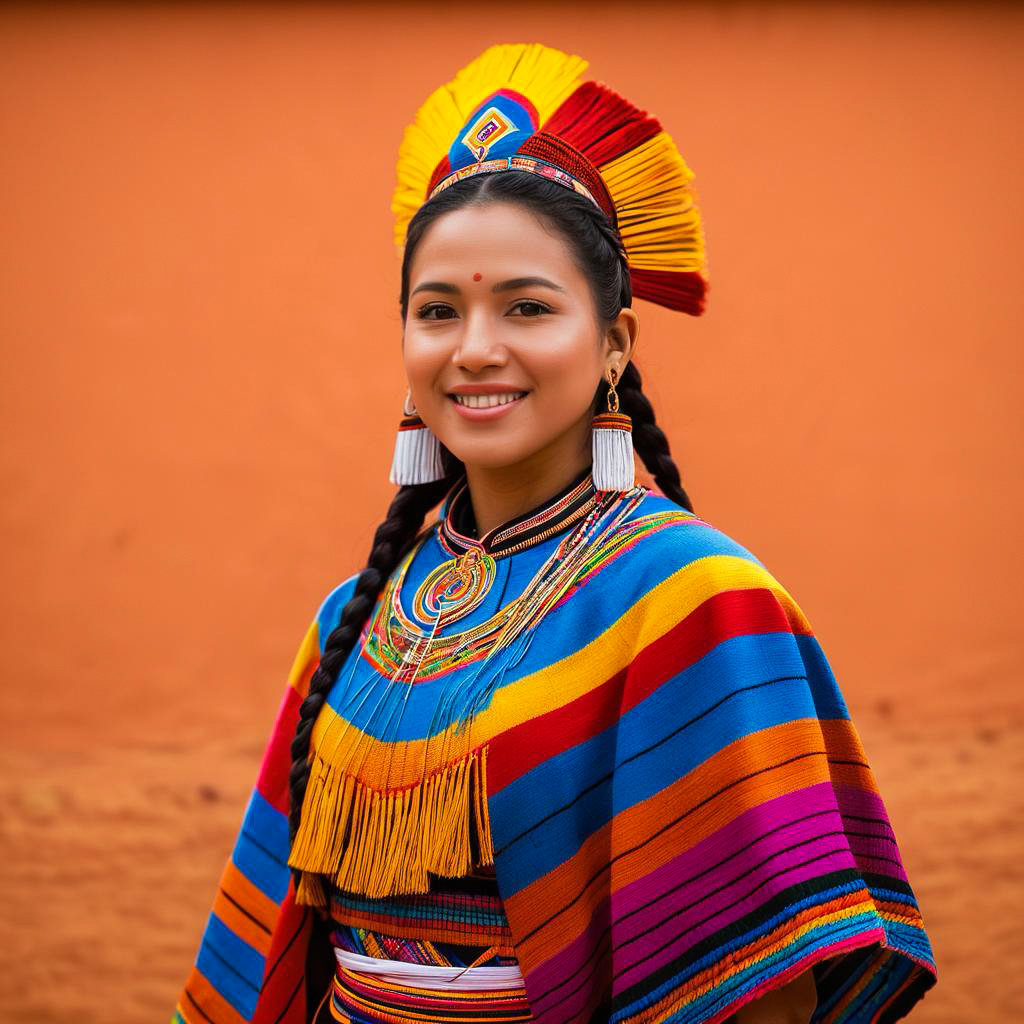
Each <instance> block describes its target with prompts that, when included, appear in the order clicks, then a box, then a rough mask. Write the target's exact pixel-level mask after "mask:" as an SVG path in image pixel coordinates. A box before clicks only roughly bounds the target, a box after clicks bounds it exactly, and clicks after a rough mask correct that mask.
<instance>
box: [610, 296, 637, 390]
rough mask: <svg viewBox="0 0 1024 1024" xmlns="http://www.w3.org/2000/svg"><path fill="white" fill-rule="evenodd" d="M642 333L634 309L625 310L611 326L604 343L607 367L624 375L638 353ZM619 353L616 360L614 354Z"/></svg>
mask: <svg viewBox="0 0 1024 1024" xmlns="http://www.w3.org/2000/svg"><path fill="white" fill-rule="evenodd" d="M639 333H640V318H639V317H638V316H637V315H636V311H635V310H633V309H628V308H625V307H624V308H623V309H621V310H620V311H619V315H618V316H617V317H616V318H615V319H614V321H612V323H611V324H609V326H608V329H607V330H606V331H605V335H604V341H603V343H602V344H603V352H602V354H603V356H604V360H605V365H612V366H614V367H615V369H616V370H617V371H618V373H619V375H620V376H621V375H622V371H623V370H625V368H626V364H627V363H628V362H629V361H630V359H632V358H633V356H634V354H635V352H636V341H637V336H638V335H639ZM616 352H618V353H619V358H618V359H616V358H615V356H614V353H616Z"/></svg>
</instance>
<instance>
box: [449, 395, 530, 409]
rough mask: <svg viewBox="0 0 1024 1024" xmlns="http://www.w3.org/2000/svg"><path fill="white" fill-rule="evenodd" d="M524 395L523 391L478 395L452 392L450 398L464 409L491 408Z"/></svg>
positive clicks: (507, 403)
mask: <svg viewBox="0 0 1024 1024" xmlns="http://www.w3.org/2000/svg"><path fill="white" fill-rule="evenodd" d="M525 395H526V392H525V391H502V392H496V393H492V394H480V395H467V394H453V395H452V396H451V398H452V401H454V402H455V404H456V405H459V406H461V407H463V408H465V409H493V408H496V407H498V406H502V405H511V404H512V403H513V402H516V401H518V400H519V399H520V398H523V397H524V396H525Z"/></svg>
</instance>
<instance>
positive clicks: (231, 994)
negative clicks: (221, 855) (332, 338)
mask: <svg viewBox="0 0 1024 1024" xmlns="http://www.w3.org/2000/svg"><path fill="white" fill-rule="evenodd" d="M585 66H586V65H585V62H583V61H582V60H581V59H580V58H577V57H571V56H567V55H566V54H563V53H560V52H559V51H557V50H551V49H549V48H547V47H543V46H540V45H538V44H530V45H516V46H498V47H492V48H491V49H490V50H488V51H487V52H486V53H485V54H483V55H482V56H481V57H480V58H478V60H476V61H474V62H473V63H472V64H471V65H469V66H468V67H467V68H465V69H463V71H462V72H460V73H459V75H458V76H457V77H456V79H455V80H454V81H453V82H451V83H449V84H448V85H446V86H445V87H443V88H442V89H440V90H438V91H437V92H436V93H435V94H434V95H433V96H432V97H431V98H430V99H429V100H428V102H427V103H426V104H425V105H424V107H423V109H422V110H421V111H420V113H419V115H418V117H417V120H416V122H415V124H413V125H412V126H410V128H409V130H408V131H407V134H406V138H405V141H404V143H403V147H402V154H401V160H400V164H399V178H400V180H399V187H398V190H397V192H396V196H395V212H396V214H397V215H398V221H397V223H398V240H399V242H400V244H402V245H403V246H404V257H403V263H402V277H401V311H402V320H403V332H402V339H401V344H402V354H403V359H404V365H405V372H406V378H407V382H408V390H409V393H408V395H407V397H406V408H405V416H404V418H403V419H402V420H401V423H400V428H399V431H398V436H397V439H396V447H395V457H394V461H393V464H392V469H391V479H392V482H394V483H396V484H398V485H399V490H398V492H397V494H396V495H395V498H394V500H393V501H392V503H391V506H390V508H389V510H388V515H387V517H386V519H385V520H384V522H383V523H382V524H381V525H380V526H379V527H378V529H377V532H376V534H375V537H374V544H373V549H372V551H371V553H370V556H369V559H368V563H367V565H366V567H365V568H364V569H362V570H361V571H360V572H358V573H356V574H354V575H353V576H351V577H349V578H348V579H346V580H343V581H341V582H339V583H338V584H337V586H335V587H333V588H332V590H331V591H330V592H329V593H328V594H327V595H326V597H325V598H324V600H323V601H322V602H321V604H320V606H319V608H318V610H317V612H316V614H315V615H314V616H313V618H312V620H311V622H310V626H309V629H308V631H307V633H306V636H305V637H304V639H303V641H302V643H301V645H300V647H299V650H298V654H297V655H296V658H295V662H294V665H293V668H292V672H291V675H290V678H289V681H288V687H287V688H286V692H285V698H284V701H283V703H282V705H281V709H280V712H279V716H278V720H277V723H276V725H275V728H274V731H273V734H272V736H271V738H270V742H269V743H268V746H267V752H266V755H265V759H264V763H263V767H262V769H261V772H260V777H259V780H258V782H257V784H256V787H255V789H254V791H253V794H252V798H251V801H250V804H249V807H248V810H247V812H246V814H245V818H244V821H243V823H242V827H241V829H240V832H239V835H238V839H237V842H236V845H235V849H234V851H233V854H232V857H231V861H230V862H229V864H228V865H227V867H226V868H225V871H224V875H223V878H222V880H221V887H220V891H219V893H218V896H217V899H216V902H215V904H214V907H213V910H212V913H211V915H210V918H209V923H208V926H207V929H206V932H205V934H204V936H203V940H202V944H201V946H200V950H199V956H198V959H197V963H196V966H195V969H194V970H193V972H192V974H191V975H190V977H189V979H188V982H187V984H186V986H185V989H184V991H183V993H182V996H181V999H180V1000H179V1003H178V1007H177V1019H178V1020H179V1021H188V1022H190V1024H200V1022H210V1021H214V1022H220V1021H225V1022H232V1024H235V1022H238V1021H260V1022H277V1024H280V1022H288V1024H300V1022H308V1021H313V1020H320V1021H326V1020H335V1021H345V1022H354V1024H371V1022H380V1021H384V1022H389V1024H405V1022H408V1021H413V1020H415V1021H420V1022H440V1021H459V1022H464V1024H469V1022H471V1021H472V1022H478V1021H480V1020H484V1019H486V1020H489V1021H497V1022H509V1024H510V1022H513V1021H514V1022H519V1024H525V1022H536V1024H594V1022H601V1024H605V1022H607V1024H611V1022H613V1021H614V1022H615V1024H662V1022H680V1024H683V1022H686V1024H703V1022H709V1024H723V1022H726V1021H735V1022H740V1024H750V1022H780V1024H781V1022H805V1021H814V1022H826V1021H828V1022H851V1024H852V1022H861V1021H864V1022H868V1021H871V1022H876V1021H877V1022H889V1021H895V1020H897V1019H899V1018H901V1017H903V1016H905V1015H906V1014H907V1013H908V1012H909V1011H910V1009H911V1008H912V1007H913V1006H914V1005H915V1004H917V1002H918V1001H919V1000H920V999H921V997H922V996H923V995H924V993H925V992H926V991H927V990H928V989H929V988H930V987H931V986H932V985H933V984H934V981H935V965H934V959H933V956H932V952H931V947H930V944H929V941H928V936H927V935H926V933H925V931H924V926H923V921H922V918H921V913H920V909H919V907H918V903H917V900H916V898H915V895H914V892H913V889H912V888H911V885H910V882H909V880H908V878H907V876H906V873H905V871H904V869H903V864H902V859H901V856H900V850H899V847H898V845H897V842H896V837H895V836H894V834H893V832H892V828H891V826H890V823H889V819H888V816H887V814H886V810H885V806H884V803H883V800H882V798H881V795H880V794H879V792H878V787H877V784H876V782H875V778H874V776H873V774H872V771H871V768H870V765H869V763H868V761H867V758H866V755H865V752H864V749H863V747H862V746H861V743H860V739H859V736H858V734H857V730H856V729H855V727H854V725H853V723H852V721H851V720H850V716H849V713H848V711H847V707H846V704H845V702H844V700H843V697H842V694H841V692H840V689H839V686H838V683H837V681H836V679H835V676H834V675H833V673H832V671H831V668H830V666H829V663H828V660H827V658H826V656H825V654H824V652H823V650H822V648H821V646H820V645H819V644H818V641H817V640H816V638H815V636H814V633H813V630H812V629H811V626H810V623H809V622H808V620H807V617H806V616H805V615H804V613H803V611H802V610H801V608H800V607H799V605H798V604H797V603H796V601H795V600H794V599H793V597H792V596H791V595H790V594H789V593H788V592H787V591H786V590H785V588H784V587H783V586H782V585H781V584H780V583H779V582H778V580H777V579H776V578H775V577H774V576H773V575H772V574H771V573H770V572H769V571H768V570H767V569H766V568H765V566H764V565H763V564H762V563H761V562H760V560H759V559H758V558H757V557H756V556H755V555H754V554H752V553H751V552H750V551H748V550H747V549H746V548H744V547H743V546H742V545H741V544H739V543H738V542H737V541H735V540H734V539H732V538H731V537H729V536H728V535H726V534H725V533H723V532H722V531H721V530H719V529H717V528H716V527H715V526H713V525H712V524H711V523H709V522H707V521H706V520H705V519H702V518H700V517H698V516H697V515H696V514H695V513H694V511H693V506H692V503H691V502H690V499H689V496H688V495H687V493H686V491H685V490H684V489H683V486H682V484H681V481H680V477H679V471H678V469H677V467H676V465H675V462H674V460H673V458H672V455H671V453H670V449H669V444H668V440H667V438H666V437H665V434H664V433H663V432H662V430H661V428H660V427H659V426H658V424H657V422H656V420H655V415H654V410H653V408H652V407H651V404H650V402H649V401H648V399H647V398H646V396H645V395H644V392H643V388H642V382H641V376H640V372H639V370H638V369H637V367H636V362H635V354H636V345H637V338H638V326H639V318H638V315H637V313H636V312H635V311H634V309H633V308H632V304H633V299H634V297H640V298H645V299H648V300H650V301H654V302H659V303H661V304H662V305H665V306H668V307H669V308H672V309H676V310H680V311H684V312H688V313H691V314H699V313H700V312H701V311H702V310H703V303H704V296H705V286H706V281H705V266H704V243H703V234H702V230H701V225H700V220H699V217H698V215H697V210H696V205H695V197H694V194H693V189H692V186H691V179H692V173H691V172H690V171H689V169H688V168H687V167H686V165H685V164H684V163H683V161H682V158H681V157H680V155H679V153H678V151H677V150H676V148H675V144H674V143H673V142H672V140H671V138H670V137H669V136H668V135H667V133H666V132H665V131H664V129H662V127H661V126H660V124H659V123H658V122H657V121H656V120H655V119H654V118H652V117H650V116H649V115H647V114H645V113H643V112H642V111H640V110H638V109H637V108H635V107H633V106H632V105H631V104H629V103H628V102H626V101H625V100H623V99H622V98H621V97H619V96H617V95H616V94H615V93H614V92H612V91H611V90H610V89H608V88H607V87H605V86H602V85H599V84H597V83H594V82H581V81H580V78H579V76H580V74H581V73H582V71H583V70H584V68H585ZM410 406H411V408H410ZM634 453H635V454H636V455H638V456H639V457H640V459H641V460H642V461H643V463H644V465H645V466H646V467H647V469H648V470H649V472H650V473H651V475H652V477H653V479H654V482H655V484H656V488H651V487H647V486H645V485H642V484H638V483H637V482H636V480H635V475H634V474H635V465H634ZM439 503H440V510H439V514H438V516H437V517H436V519H435V520H434V521H432V522H430V523H428V524H427V525H425V526H424V521H425V519H426V517H427V515H428V513H430V511H431V510H432V509H433V508H434V507H435V506H437V505H438V504H439Z"/></svg>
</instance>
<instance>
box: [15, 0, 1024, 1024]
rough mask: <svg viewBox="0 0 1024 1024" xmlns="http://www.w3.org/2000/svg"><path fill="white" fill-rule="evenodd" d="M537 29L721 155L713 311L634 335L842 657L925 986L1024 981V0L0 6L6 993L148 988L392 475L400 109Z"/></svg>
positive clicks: (678, 447)
mask: <svg viewBox="0 0 1024 1024" xmlns="http://www.w3.org/2000/svg"><path fill="white" fill-rule="evenodd" d="M523 41H539V42H545V43H547V44H549V45H552V46H556V47H558V48H561V49H563V50H568V51H570V52H575V53H579V54H582V55H583V56H585V57H587V58H588V59H589V60H590V62H591V66H590V70H589V77H594V78H597V79H600V80H604V81H607V82H608V83H609V84H611V85H612V86H613V87H614V88H616V89H617V90H618V91H620V92H622V93H623V94H624V95H625V96H627V97H629V98H630V99H631V100H633V101H634V102H636V103H637V104H638V105H640V106H642V107H646V108H647V109H649V110H651V111H652V112H654V113H655V114H656V115H658V116H659V117H660V118H661V120H662V121H663V123H664V124H665V125H666V127H667V128H668V129H669V130H670V131H671V132H672V134H673V136H674V137H675V139H676V141H677V142H678V145H679V147H680V150H681V151H682V153H683V155H684V157H685V158H686V160H687V162H688V163H689V164H690V166H691V167H692V168H693V169H694V171H695V172H696V175H697V178H696V185H697V187H698V189H699V194H700V199H701V206H702V210H703V215H704V218H705V228H706V233H707V242H708V251H709V260H710V277H711V290H710V294H709V305H708V312H707V315H706V316H705V317H703V318H699V319H694V318H689V317H685V316H683V315H680V314H672V313H669V312H667V311H664V310H662V309H660V308H657V307H653V306H649V305H647V304H644V303H639V304H638V309H639V311H640V314H641V318H642V329H641V337H640V343H639V347H638V349H637V364H638V366H639V367H640V369H641V371H642V372H643V374H644V376H645V382H646V388H647V390H648V393H649V394H650V395H651V396H652V400H653V401H654V403H655V407H656V410H657V412H658V414H659V417H660V419H661V421H662V423H663V425H664V426H665V428H666V430H667V432H668V433H669V436H670V438H671V440H672V444H673V450H674V453H675V456H676V459H677V462H678V463H679V465H680V467H681V470H682V474H683V482H684V485H685V486H686V488H687V489H688V491H689V493H690V495H691V497H692V498H693V500H694V504H695V508H696V511H697V513H698V514H699V515H701V516H703V517H704V518H705V519H707V520H708V521H709V522H711V523H712V524H714V525H716V526H717V527H719V528H720V529H722V530H724V531H726V532H727V533H729V534H730V535H731V536H732V537H734V538H735V539H736V540H738V541H739V542H740V543H742V544H744V545H745V546H746V547H748V548H749V549H750V550H751V551H753V552H754V553H755V554H756V555H757V556H758V557H759V558H760V559H761V560H762V561H763V562H764V563H765V565H766V566H767V567H768V568H769V569H770V570H771V571H772V572H773V573H774V574H775V575H776V576H777V577H778V579H779V580H780V581H781V582H782V583H783V585H784V586H786V587H787V589H789V591H790V592H791V593H792V594H793V596H794V597H795V598H796V600H797V601H798V603H799V604H800V606H801V607H802V608H803V610H804V612H805V613H806V615H807V616H808V618H809V619H810V621H811V623H812V625H813V627H814V629H815V632H816V633H817V635H818V637H819V639H820V640H821V642H822V644H823V646H824V648H825V650H826V652H827V654H828V656H829V658H830V661H831V663H832V666H833V668H834V670H835V672H836V675H837V677H838V679H839V681H840V685H841V687H842V688H843V692H844V694H845V696H846V698H847V702H848V704H849V706H850V711H851V714H852V716H853V718H854V721H855V722H856V724H857V726H858V729H859V731H860V733H861V738H862V740H863V742H864V745H865V747H866V749H867V752H868V755H869V758H870V759H871V761H872V765H873V768H874V770H875V774H876V777H877V779H878V782H879V785H880V787H881V790H882V793H883V795H884V797H885V800H886V803H887V806H888V809H889V813H890V816H891V818H892V821H893V825H894V828H895V830H896V835H897V837H898V838H899V841H900V843H901V847H902V851H903V856H904V860H905V862H906V866H907V869H908V873H909V876H910V878H911V881H912V883H913V885H914V887H915V890H916V892H917V895H918V897H919V899H920V902H921V906H922V910H923V913H924V917H925V923H926V926H927V927H928V929H929V933H930V936H931V939H932V942H933V944H934V946H935V952H936V955H937V959H938V965H939V984H938V986H937V988H935V989H934V990H933V991H932V992H931V993H929V995H928V996H927V997H926V998H925V1000H924V1002H923V1003H922V1004H921V1005H920V1006H919V1007H918V1008H917V1009H916V1010H915V1011H914V1013H913V1015H912V1016H913V1018H914V1019H915V1020H918V1021H920V1022H921V1024H926V1022H932V1024H938V1022H954V1021H955V1022H963V1021H969V1022H974V1021H1009V1020H1019V1019H1024V992H1022V982H1021V977H1020V972H1019V971H1015V970H1014V969H1013V967H1012V962H1010V963H1008V958H1014V959H1015V958H1016V957H1017V956H1018V954H1019V950H1020V949H1021V947H1022V946H1024V928H1022V925H1021V923H1020V916H1019V914H1014V913H1013V912H1012V907H1013V906H1014V905H1016V906H1018V907H1019V906H1020V905H1021V903H1020V899H1021V896H1022V890H1024V884H1022V868H1021V863H1022V859H1021V853H1022V852H1024V841H1022V840H1024V813H1022V812H1024V805H1022V798H1021V791H1020V788H1019V783H1020V778H1021V769H1022V767H1024V765H1022V761H1024V756H1022V751H1024V744H1022V743H1021V738H1022V735H1021V734H1022V731H1024V730H1022V725H1024V698H1022V687H1021V658H1022V654H1024V651H1022V647H1024V644H1022V638H1021V630H1020V627H1019V624H1018V605H1019V595H1017V593H1016V586H1017V583H1018V582H1019V581H1020V579H1021V578H1022V576H1024V559H1022V544H1021V540H1020V526H1019V523H1020V497H1021V468H1022V467H1021V455H1020V453H1021V441H1022V436H1021V408H1022V402H1021V399H1022V395H1021V391H1022V387H1021V384H1022V378H1021V372H1020V371H1021V365H1020V354H1019V343H1020V342H1019V339H1020V325H1021V315H1022V302H1021V284H1020V280H1019V278H1020V273H1021V258H1020V241H1021V237H1022V227H1024V225H1022V209H1024V203H1022V199H1021V157H1022V150H1024V147H1022V144H1021V133H1020V124H1019V119H1020V108H1021V101H1022V99H1024V96H1022V88H1021V86H1022V82H1021V79H1022V59H1021V58H1022V56H1024V48H1022V44H1024V9H1022V8H1021V7H1020V6H1017V5H1011V4H1006V5H993V4H983V3H970V4H967V3H964V4H959V5H953V4H949V5H943V4H924V3H918V4H896V5H890V4H869V3H856V2H847V3H842V4H824V3H821V4H813V3H802V4H787V3H720V4H699V3H691V4H669V3H659V4H652V3H645V2H641V0H633V2H630V3H628V4H625V3H622V4H606V5H605V4H600V3H593V2H590V3H587V4H578V5H577V4H572V3H559V4H553V3H547V4H537V5H533V4H527V3H521V4H517V5H514V6H513V5H491V6H488V5H481V4H465V5H463V4H460V3H451V2H449V3H446V4H443V5H439V4H433V5H429V6H428V5H409V6H401V5H395V4H381V5H377V6H373V7H370V6H365V5H358V6H348V5H344V4H319V5H314V4H298V3H290V4H280V5H277V4H271V3H262V4H255V3H253V4H231V5H228V4H218V3H195V4H185V3H180V4H150V3H124V4H111V5H100V4H86V3H78V4H73V5H66V6H62V5H58V4H46V3H36V4H14V3H8V4H5V5H4V6H3V7H2V8H0V97H2V99H0V106H2V145H0V216H2V225H3V240H2V243H0V336H2V358H3V373H2V375H0V388H2V405H0V429H2V435H0V436H2V450H0V473H2V493H0V529H2V535H3V551H2V558H3V584H4V585H3V588H2V592H0V600H2V618H0V635H2V640H3V650H5V651H6V652H7V653H6V655H5V656H4V661H5V663H6V664H5V669H4V685H3V688H2V692H0V722H2V743H0V762H2V776H0V898H2V901H3V905H4V907H5V911H4V914H3V915H2V920H0V942H2V944H3V948H5V949H7V950H8V953H7V954H6V955H5V957H4V958H3V960H4V963H3V966H0V1002H2V1005H3V1012H2V1014H0V1016H2V1017H3V1019H4V1020H5V1021H10V1022H12V1024H13V1022H51V1021H68V1020H76V1021H79V1022H92V1021H96V1022H99V1021H103V1022H108V1021H112V1020H116V1021H119V1022H136V1021H138V1022H148V1021H157V1020H159V1021H163V1020H167V1019H169V1017H170V1015H171V1013H172V1011H173V1005H174V1001H175V998H176V996H177V994H178V991H179V989H180V987H181V985H182V983H183V981H184V979H185V976H186V974H187V973H188V970H189V968H190V967H191V964H192V961H193V958H194V956H195V953H196V950H197V948H198V943H199V939H200V936H201V933H202V929H203V927H204V924H205V921H206V916H207V913H208V911H209V907H210V904H211V901H212V898H213V895H214V891H215V888H216V883H217V878H218V877H219V873H220V870H221V867H222V865H223V863H224V860H225V858H226V857H227V855H228V852H229V849H230V847H231V844H232V841H233V839H234V835H235V831H236V829H237V827H238V824H239V822H240V820H241V815H242V811H243V809H244V805H245V801H246V799H247V796H248V793H249V789H250V787H251V786H252V784H253V782H254V780H255V774H256V770H257V766H258V762H259V758H260V754H261V751H262V748H263V745H264V742H265V740H266V738H267V735H268V733H269V729H270V726H271V723H272V721H273V718H274V714H275V712H276V709H277V703H278V700H279V698H280V695H281V693H282V692H283V686H284V680H285V676H286V674H287V671H288V669H289V667H290V664H291V660H292V657H293V655H294V653H295V650H296V648H297V646H298V643H299V641H300V640H301V638H302V634H303V632H304V630H305V628H306V625H307V624H308V622H309V620H310V619H311V617H312V615H313V613H314V612H315V610H316V608H317V606H318V605H319V603H320V601H321V599H322V598H323V596H324V595H326V593H327V592H328V591H329V590H330V589H331V588H332V587H333V586H335V585H336V584H337V583H338V582H340V581H341V580H342V579H343V578H345V577H346V576H347V575H349V574H350V573H352V572H354V571H356V570H357V569H359V568H360V567H361V566H362V564H363V562H364V559H365V557H366V555H367V553H368V552H369V548H370V541H371V537H372V534H373V531H374V529H375V527H376V525H377V523H378V522H379V521H380V520H381V519H382V518H383V515H384V511H385V509H386V506H387V503H388V501H389V499H390V496H391V494H392V493H393V488H392V486H391V485H390V484H389V483H388V480H387V475H388V468H389V466H390V459H391V452H392V447H393V443H394V431H395V427H396V425H397V422H398V419H399V418H400V415H401V404H402V398H403V396H404V393H405V385H404V377H403V373H402V365H401V358H400V348H399V345H400V329H401V325H400V319H399V312H398V303H397V297H398V269H399V261H398V256H397V254H396V251H395V249H394V246H393V242H392V219H391V213H390V201H391V193H392V189H393V186H394V167H395V160H396V155H397V148H398V144H399V140H400V138H401V135H402V131H403V129H404V127H405V125H406V124H407V123H408V122H409V121H410V120H411V119H412V117H413V115H414V113H415V111H416V109H417V107H418V106H419V104H420V103H421V102H422V101H423V100H424V99H425V98H426V97H427V95H428V94H429V93H430V92H431V91H432V90H433V89H434V88H436V87H437V86H439V85H441V84H442V83H444V82H445V81H447V80H448V79H449V78H450V77H451V76H452V75H453V74H454V72H455V71H456V70H457V69H458V68H460V67H461V66H463V65H464V64H466V63H468V61H470V60H471V59H472V58H473V57H475V56H476V55H477V54H478V53H479V52H480V51H482V50H483V49H484V48H486V47H487V46H488V45H490V44H491V43H494V42H523ZM1008 911H1011V912H1008ZM1008 968H1009V969H1008Z"/></svg>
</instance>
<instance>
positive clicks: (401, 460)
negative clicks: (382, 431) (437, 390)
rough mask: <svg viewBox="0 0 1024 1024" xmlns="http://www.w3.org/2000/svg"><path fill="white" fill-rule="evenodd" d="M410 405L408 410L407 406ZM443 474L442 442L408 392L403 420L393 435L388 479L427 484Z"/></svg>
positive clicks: (400, 483)
mask: <svg viewBox="0 0 1024 1024" xmlns="http://www.w3.org/2000/svg"><path fill="white" fill-rule="evenodd" d="M410 406H412V409H411V411H410V409H409V407H410ZM443 476H444V466H443V465H442V464H441V442H440V441H438V439H437V435H436V434H434V432H433V431H432V430H431V429H430V428H429V427H428V426H427V425H426V424H425V423H424V422H423V420H422V419H420V417H419V416H418V415H417V413H416V406H415V405H413V401H412V393H411V392H407V393H406V396H405V403H404V404H403V406H402V420H401V422H400V423H399V424H398V435H397V436H396V437H395V457H394V459H392V461H391V475H390V477H389V478H388V479H389V480H390V481H391V483H393V484H398V485H399V486H400V487H404V486H405V485H406V484H428V483H430V482H431V481H432V480H440V479H441V478H442V477H443Z"/></svg>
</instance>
